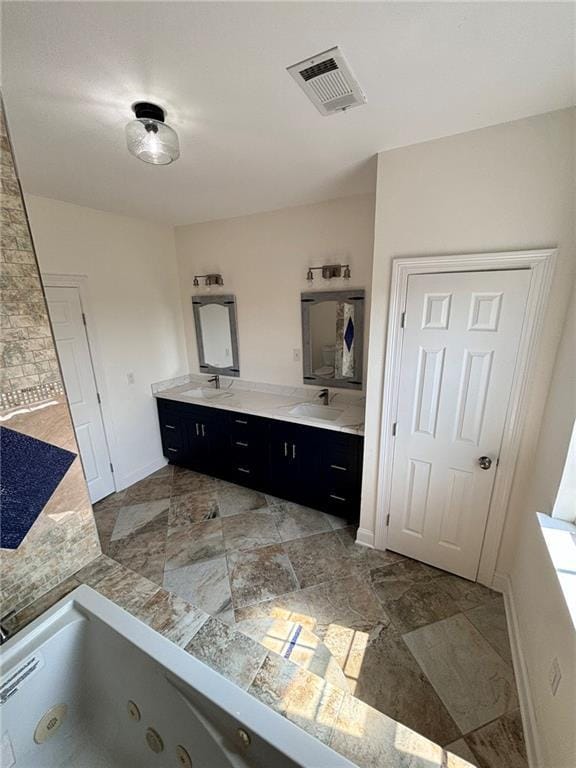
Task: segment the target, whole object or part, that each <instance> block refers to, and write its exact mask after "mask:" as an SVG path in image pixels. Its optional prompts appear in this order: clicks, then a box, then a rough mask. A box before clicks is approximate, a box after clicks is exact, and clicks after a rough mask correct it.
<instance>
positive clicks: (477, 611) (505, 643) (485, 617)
mask: <svg viewBox="0 0 576 768" xmlns="http://www.w3.org/2000/svg"><path fill="white" fill-rule="evenodd" d="M466 616H467V618H468V619H470V621H471V622H472V624H474V626H475V627H476V629H477V630H478V631H479V632H480V633H481V634H482V635H484V637H485V638H486V640H488V642H489V643H490V645H491V646H492V648H494V650H495V651H496V652H497V653H499V654H500V656H502V658H503V659H504V661H507V662H508V663H509V664H512V650H511V648H510V638H509V636H508V624H507V622H506V611H505V609H504V599H503V598H502V597H499V598H495V599H494V600H490V601H488V602H487V603H485V604H484V605H479V606H478V607H477V608H472V609H471V610H469V611H466Z"/></svg>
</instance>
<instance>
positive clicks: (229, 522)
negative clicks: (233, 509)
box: [222, 509, 280, 550]
mask: <svg viewBox="0 0 576 768" xmlns="http://www.w3.org/2000/svg"><path fill="white" fill-rule="evenodd" d="M222 532H223V534H224V546H225V548H226V550H233V549H237V550H246V549H257V548H258V547H267V546H269V545H270V544H280V534H279V533H278V529H277V528H276V523H275V520H274V515H273V514H272V513H271V512H270V510H268V509H254V510H252V511H251V512H240V513H239V514H237V515H231V516H230V517H224V518H222Z"/></svg>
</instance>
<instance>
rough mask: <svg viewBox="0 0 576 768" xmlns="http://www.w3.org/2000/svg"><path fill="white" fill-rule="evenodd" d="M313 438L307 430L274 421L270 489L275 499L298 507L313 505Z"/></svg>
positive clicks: (271, 440)
mask: <svg viewBox="0 0 576 768" xmlns="http://www.w3.org/2000/svg"><path fill="white" fill-rule="evenodd" d="M313 453H314V449H313V435H312V433H310V430H309V429H306V428H304V427H295V426H292V425H290V424H286V423H282V422H277V423H275V424H273V426H272V429H271V439H270V486H271V491H272V493H273V494H274V495H275V496H279V497H280V498H281V499H287V500H289V501H296V502H298V503H300V504H312V503H313V500H314V494H313V490H314V489H313V474H314V473H313V471H311V469H310V464H311V462H312V458H313Z"/></svg>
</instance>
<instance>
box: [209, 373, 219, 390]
mask: <svg viewBox="0 0 576 768" xmlns="http://www.w3.org/2000/svg"><path fill="white" fill-rule="evenodd" d="M212 382H214V386H215V388H216V389H220V376H218V374H216V376H212V378H211V379H208V383H209V384H211V383H212Z"/></svg>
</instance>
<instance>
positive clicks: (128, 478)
mask: <svg viewBox="0 0 576 768" xmlns="http://www.w3.org/2000/svg"><path fill="white" fill-rule="evenodd" d="M166 464H168V461H167V460H166V459H165V458H164V457H163V456H160V458H158V459H155V460H154V461H151V462H150V464H146V465H145V466H143V467H139V468H138V469H135V470H134V471H133V472H130V474H129V475H124V476H123V477H118V478H116V490H118V491H123V490H124V488H128V486H130V485H134V483H137V482H138V481H139V480H144V478H145V477H148V475H151V474H152V473H153V472H157V471H158V470H159V469H162V467H165V466H166Z"/></svg>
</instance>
